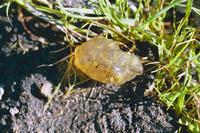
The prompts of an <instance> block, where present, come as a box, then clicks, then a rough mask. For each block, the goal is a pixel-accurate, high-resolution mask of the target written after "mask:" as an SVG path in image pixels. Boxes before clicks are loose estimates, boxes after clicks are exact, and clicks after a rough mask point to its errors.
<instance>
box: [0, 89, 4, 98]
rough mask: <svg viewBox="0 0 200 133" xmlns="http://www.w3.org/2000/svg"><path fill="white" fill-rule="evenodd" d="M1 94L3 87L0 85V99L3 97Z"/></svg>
mask: <svg viewBox="0 0 200 133" xmlns="http://www.w3.org/2000/svg"><path fill="white" fill-rule="evenodd" d="M3 94H4V89H3V87H1V86H0V100H1V99H2V97H3Z"/></svg>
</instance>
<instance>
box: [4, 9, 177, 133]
mask: <svg viewBox="0 0 200 133" xmlns="http://www.w3.org/2000/svg"><path fill="white" fill-rule="evenodd" d="M12 10H13V11H12ZM27 14H28V13H27ZM0 15H1V19H0V86H1V87H2V88H3V89H4V91H5V93H4V95H3V98H2V99H1V100H0V132H2V133H4V132H20V133H21V132H39V133H47V132H48V133H49V132H50V133H53V132H89V133H94V132H98V133H101V132H103V133H104V132H137V133H141V132H147V133H150V132H151V133H152V132H155V133H164V132H165V133H171V132H175V131H176V130H177V128H178V125H177V118H176V117H175V115H174V113H173V112H172V111H169V110H166V108H165V107H164V106H162V105H161V104H160V103H158V102H157V100H156V98H155V97H153V96H145V95H144V92H145V90H147V89H149V88H150V87H151V85H152V82H153V80H154V74H151V73H150V72H149V71H148V72H145V73H144V75H142V76H138V77H137V78H135V79H134V80H132V81H130V82H128V83H126V84H124V85H122V86H118V87H117V86H112V85H104V84H100V83H98V84H97V85H94V84H87V85H86V86H85V85H83V86H82V85H80V86H79V87H77V88H75V89H76V92H74V93H73V94H70V95H69V96H68V97H67V98H63V96H64V94H63V93H62V91H59V93H58V94H57V95H56V96H55V98H54V99H53V101H52V102H51V104H50V105H49V108H48V109H47V110H46V111H44V105H45V102H46V101H47V99H46V98H45V97H44V96H42V95H41V94H40V91H38V89H40V86H42V85H43V84H46V83H48V84H52V85H53V86H54V87H55V86H56V85H57V84H58V83H59V81H60V78H61V75H63V73H64V72H61V71H60V67H61V66H59V65H56V66H53V67H40V68H38V66H40V65H42V64H51V63H54V62H56V61H58V60H59V59H61V58H62V57H65V56H66V55H67V54H68V52H67V50H63V51H61V52H58V53H56V54H55V53H54V54H52V53H51V52H52V51H55V50H59V49H61V48H64V47H65V46H66V42H64V41H62V37H64V35H63V34H62V33H60V32H59V31H58V30H57V31H56V30H55V29H54V30H52V29H53V28H52V27H53V26H52V25H48V24H47V23H46V22H44V21H42V20H40V19H38V18H33V19H32V21H27V22H26V24H27V25H28V26H29V28H30V29H31V30H32V31H34V32H33V33H34V34H35V35H36V36H42V37H43V38H45V40H46V41H48V43H47V44H42V42H41V41H40V40H37V39H36V40H34V39H33V38H32V37H30V34H29V33H27V31H26V30H25V29H24V27H23V26H22V24H21V22H19V20H18V14H17V12H16V8H12V9H11V12H10V19H11V21H12V24H13V26H11V25H10V24H9V22H8V20H7V18H6V17H5V16H6V15H5V10H1V11H0ZM28 15H30V14H28ZM43 25H48V26H46V27H44V26H43ZM38 29H39V30H38ZM38 31H40V32H39V33H38ZM41 32H43V33H41ZM47 33H52V34H51V35H50V37H49V38H50V39H48V37H46V36H44V35H45V34H46V35H48V34H47ZM48 36H49V35H48ZM52 36H53V37H54V39H52ZM140 44H143V45H138V46H137V47H138V49H139V51H138V52H137V54H138V55H139V56H148V57H149V58H150V59H152V60H157V59H158V55H157V49H156V48H154V47H151V46H150V45H149V44H147V43H144V42H143V43H140ZM24 47H25V48H26V49H27V51H24V50H23V48H24ZM24 52H25V53H24ZM147 68H150V67H149V66H148V67H147V66H145V69H147ZM66 82H67V81H66ZM65 89H68V87H66V88H65Z"/></svg>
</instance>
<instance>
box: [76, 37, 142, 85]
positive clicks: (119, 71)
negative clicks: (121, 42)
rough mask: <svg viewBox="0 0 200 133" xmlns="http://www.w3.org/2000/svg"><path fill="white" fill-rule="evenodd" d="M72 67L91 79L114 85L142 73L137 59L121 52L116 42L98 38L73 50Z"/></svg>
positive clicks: (140, 64) (132, 55)
mask: <svg viewBox="0 0 200 133" xmlns="http://www.w3.org/2000/svg"><path fill="white" fill-rule="evenodd" d="M74 53H75V61H74V65H75V66H76V67H77V68H78V69H80V70H81V71H82V72H83V73H85V74H86V75H87V76H88V77H90V78H91V79H94V80H97V81H99V82H102V83H111V84H116V85H121V84H124V83H125V82H127V81H130V80H132V79H133V78H135V77H136V75H141V74H142V73H143V66H142V63H141V62H140V59H139V57H137V56H136V55H134V54H130V53H128V52H124V51H122V50H121V49H120V48H119V46H118V45H117V42H114V41H113V40H110V39H106V38H103V37H98V38H95V39H91V40H89V41H87V42H85V43H83V44H82V45H80V46H77V47H76V49H75V52H74Z"/></svg>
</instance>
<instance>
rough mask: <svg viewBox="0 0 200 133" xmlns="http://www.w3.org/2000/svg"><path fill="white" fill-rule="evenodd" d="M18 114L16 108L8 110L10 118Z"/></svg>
mask: <svg viewBox="0 0 200 133" xmlns="http://www.w3.org/2000/svg"><path fill="white" fill-rule="evenodd" d="M18 113H19V110H18V109H17V108H16V107H14V108H11V109H10V114H11V115H12V116H15V114H18Z"/></svg>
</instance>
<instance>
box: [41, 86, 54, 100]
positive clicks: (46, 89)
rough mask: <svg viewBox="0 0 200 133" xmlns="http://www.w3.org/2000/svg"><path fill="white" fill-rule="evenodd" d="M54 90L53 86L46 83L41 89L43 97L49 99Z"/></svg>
mask: <svg viewBox="0 0 200 133" xmlns="http://www.w3.org/2000/svg"><path fill="white" fill-rule="evenodd" d="M52 89H53V87H52V84H51V83H49V82H45V83H43V85H42V87H41V93H42V95H44V96H45V97H47V98H48V97H49V96H51V94H52Z"/></svg>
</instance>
